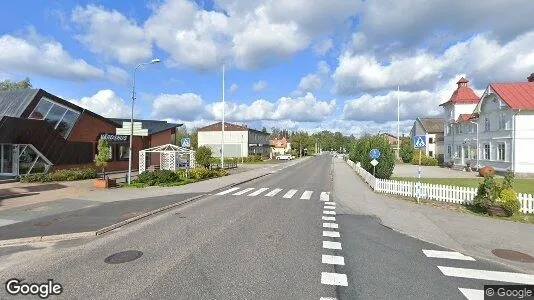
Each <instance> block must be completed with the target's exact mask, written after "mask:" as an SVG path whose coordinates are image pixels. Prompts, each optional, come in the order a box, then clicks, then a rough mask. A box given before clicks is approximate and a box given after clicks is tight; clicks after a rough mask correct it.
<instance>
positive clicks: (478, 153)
mask: <svg viewBox="0 0 534 300" xmlns="http://www.w3.org/2000/svg"><path fill="white" fill-rule="evenodd" d="M469 123H472V124H475V125H476V127H477V167H476V168H477V170H478V168H479V165H478V162H479V159H478V157H479V155H480V149H479V148H478V146H479V143H478V122H473V121H469Z"/></svg>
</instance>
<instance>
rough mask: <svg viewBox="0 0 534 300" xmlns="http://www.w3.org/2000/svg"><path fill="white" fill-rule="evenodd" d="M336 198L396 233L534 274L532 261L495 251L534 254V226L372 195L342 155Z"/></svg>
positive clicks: (344, 208) (337, 165)
mask: <svg viewBox="0 0 534 300" xmlns="http://www.w3.org/2000/svg"><path fill="white" fill-rule="evenodd" d="M334 199H335V201H337V202H338V203H339V207H338V208H339V209H340V211H339V213H352V214H362V215H373V216H376V217H378V218H379V219H380V220H381V222H382V224H383V225H385V226H387V227H390V228H392V229H394V230H396V231H398V232H401V233H404V234H407V235H409V236H412V237H415V238H418V239H421V240H424V241H427V242H431V243H434V244H437V245H440V246H443V247H445V248H449V249H452V250H455V251H459V252H461V253H464V254H466V255H471V256H475V257H479V258H484V259H488V260H491V261H495V262H499V263H502V264H505V265H507V266H510V267H512V268H514V269H517V270H518V271H522V272H527V273H531V274H534V264H532V263H530V264H529V263H522V262H516V261H512V260H505V259H501V258H499V257H497V256H495V255H493V254H492V253H491V251H492V250H493V249H509V250H515V251H519V252H523V253H526V254H529V255H531V256H534V238H533V232H534V226H533V225H531V224H524V223H517V222H511V221H503V220H497V219H491V218H485V217H482V216H476V215H470V214H465V213H458V212H454V211H449V210H446V209H441V208H435V207H430V206H425V205H418V204H416V203H412V202H408V201H405V200H402V199H397V198H393V197H389V196H386V195H383V194H377V193H374V192H373V191H372V190H371V189H370V188H369V187H368V186H367V185H366V184H365V183H364V182H363V181H362V180H361V179H360V177H359V176H358V175H357V174H356V173H355V172H354V171H353V170H352V169H351V168H350V167H349V166H348V165H347V164H346V163H345V162H344V161H343V160H340V159H335V160H334Z"/></svg>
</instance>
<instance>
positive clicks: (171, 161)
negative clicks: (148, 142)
mask: <svg viewBox="0 0 534 300" xmlns="http://www.w3.org/2000/svg"><path fill="white" fill-rule="evenodd" d="M147 153H149V155H150V154H151V153H157V154H159V168H160V170H171V171H176V170H177V169H180V168H194V167H195V151H193V150H191V149H188V148H183V147H180V146H176V145H173V144H167V145H161V146H157V147H152V148H148V149H144V150H141V151H139V174H141V173H143V172H145V171H146V167H147Z"/></svg>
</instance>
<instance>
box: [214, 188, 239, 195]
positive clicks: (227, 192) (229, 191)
mask: <svg viewBox="0 0 534 300" xmlns="http://www.w3.org/2000/svg"><path fill="white" fill-rule="evenodd" d="M237 190H239V188H238V187H235V188H231V189H228V190H226V191H223V192H220V193H217V195H226V194H230V193H231V192H234V191H237Z"/></svg>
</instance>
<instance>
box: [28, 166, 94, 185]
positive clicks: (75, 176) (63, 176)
mask: <svg viewBox="0 0 534 300" xmlns="http://www.w3.org/2000/svg"><path fill="white" fill-rule="evenodd" d="M96 177H97V173H96V170H95V169H92V168H85V169H65V170H57V171H54V172H51V173H48V174H44V173H37V174H30V175H24V176H21V178H20V181H21V182H50V181H74V180H84V179H93V178H96Z"/></svg>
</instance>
